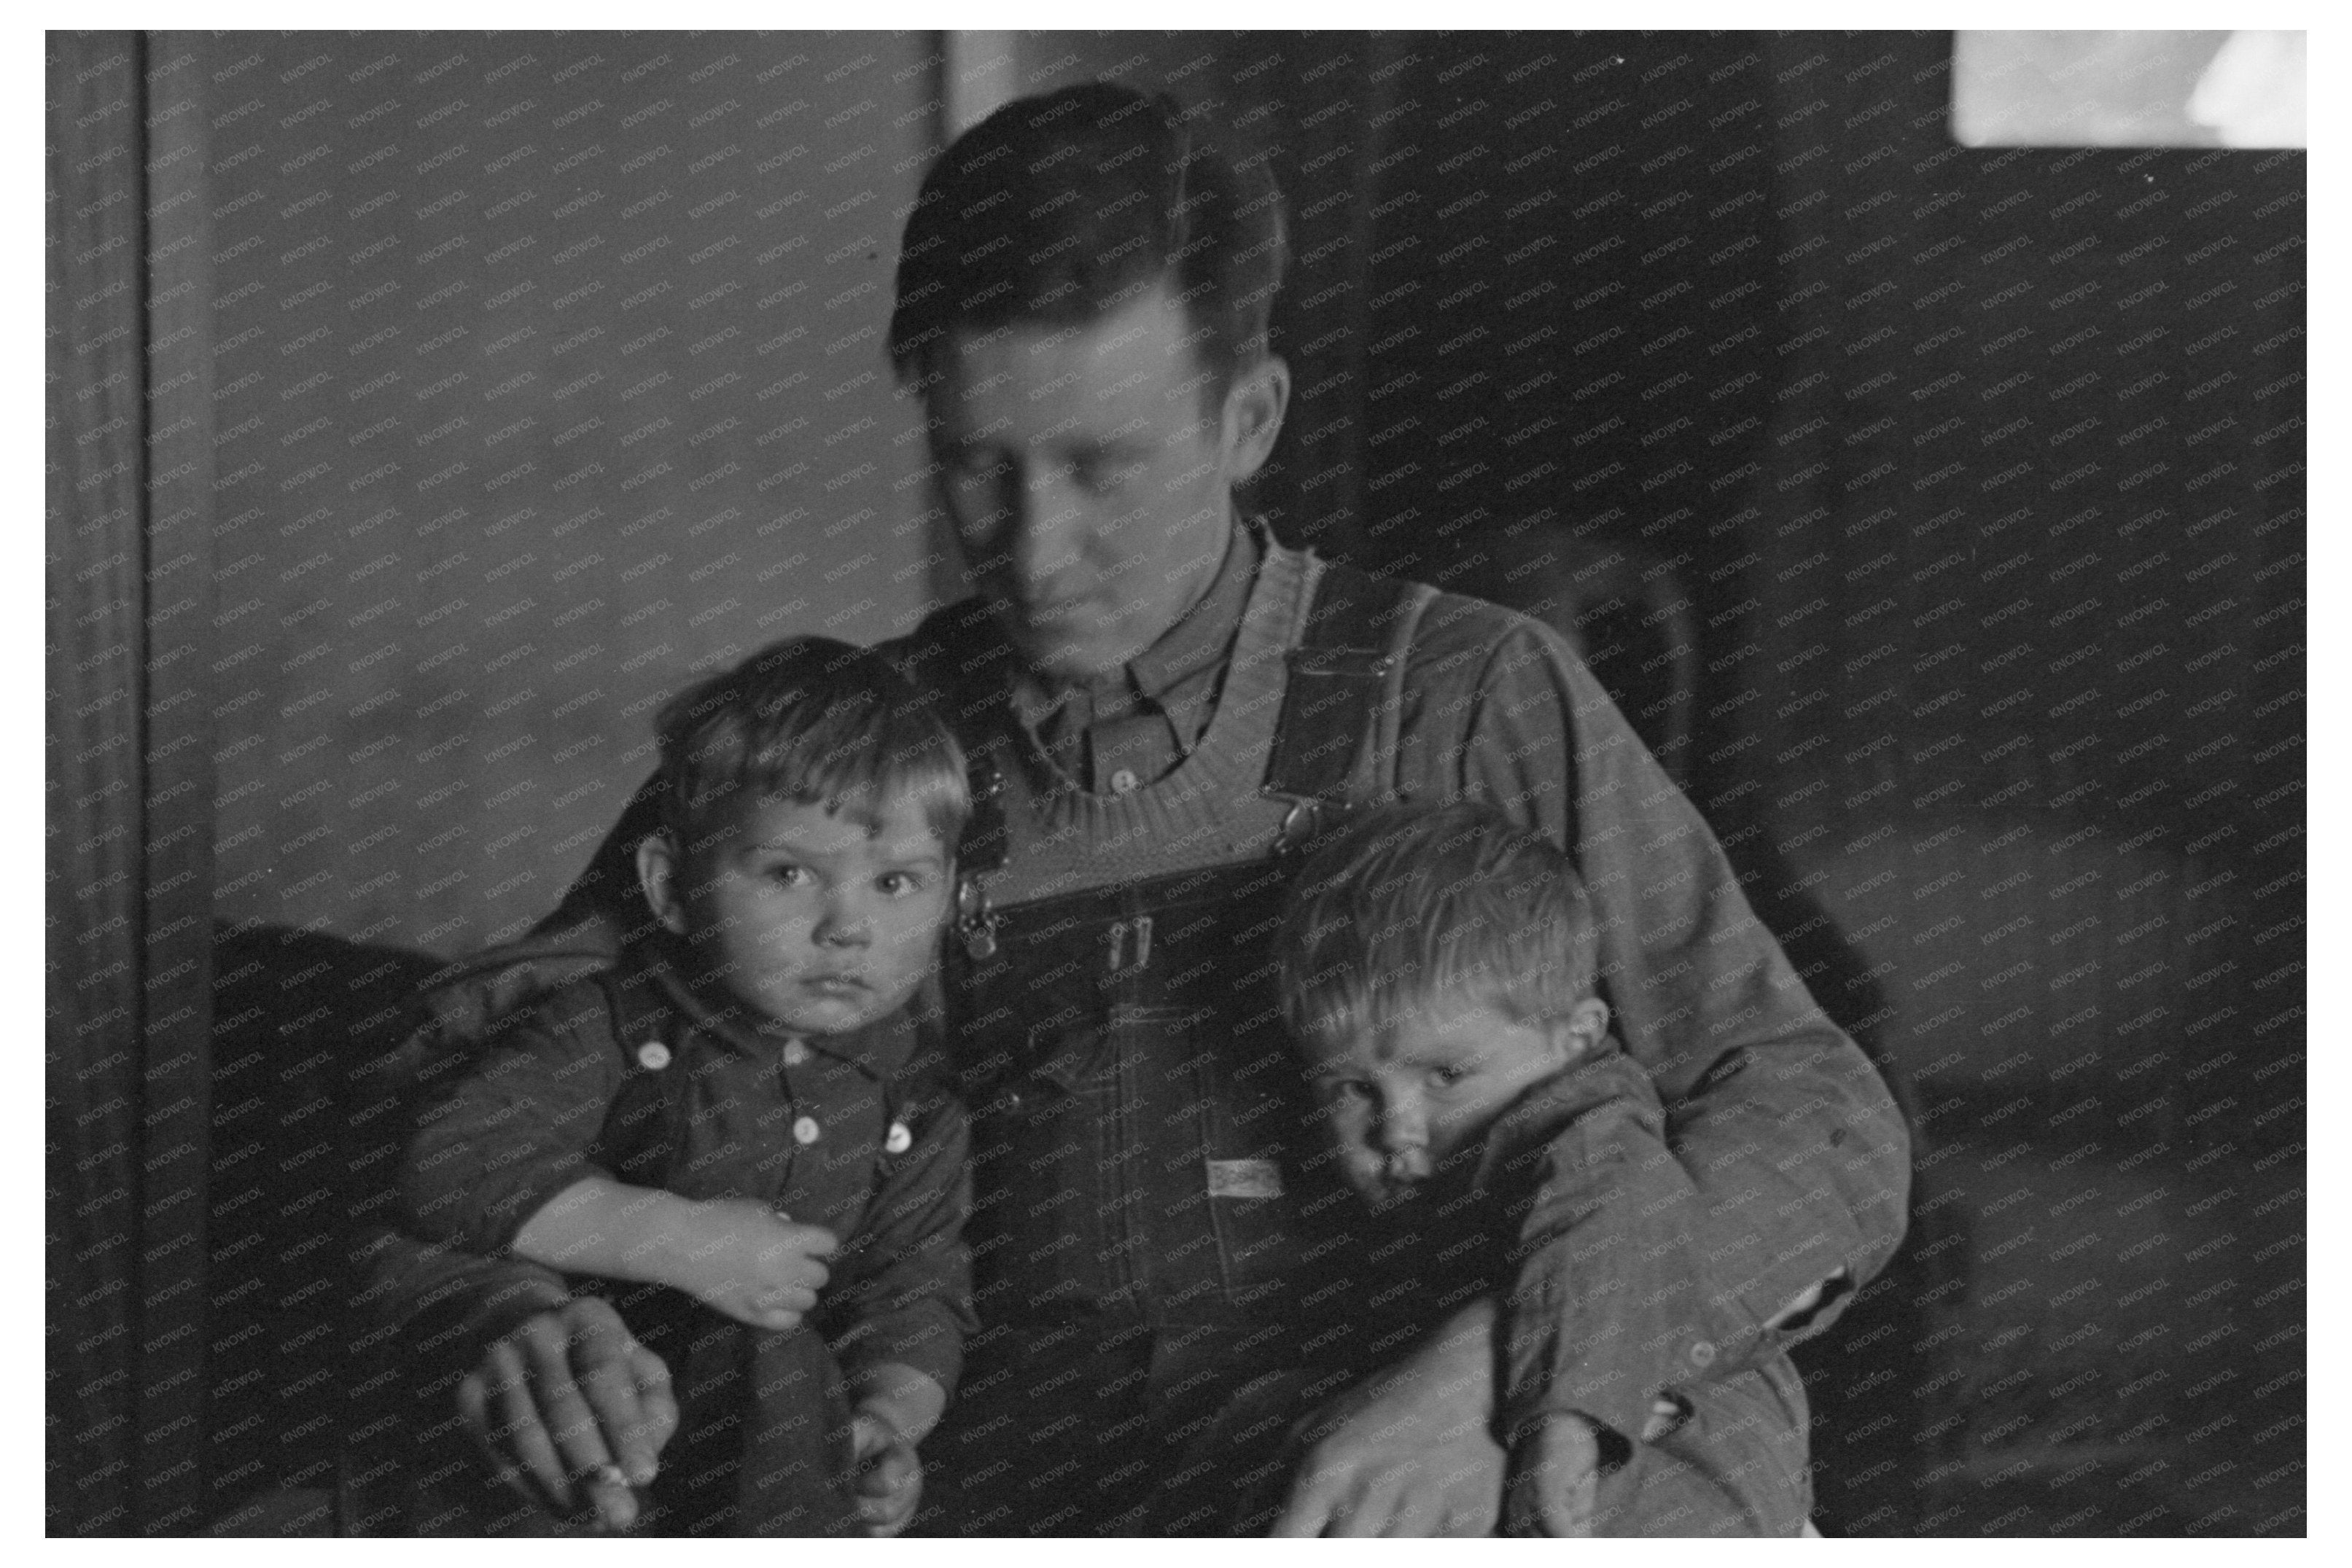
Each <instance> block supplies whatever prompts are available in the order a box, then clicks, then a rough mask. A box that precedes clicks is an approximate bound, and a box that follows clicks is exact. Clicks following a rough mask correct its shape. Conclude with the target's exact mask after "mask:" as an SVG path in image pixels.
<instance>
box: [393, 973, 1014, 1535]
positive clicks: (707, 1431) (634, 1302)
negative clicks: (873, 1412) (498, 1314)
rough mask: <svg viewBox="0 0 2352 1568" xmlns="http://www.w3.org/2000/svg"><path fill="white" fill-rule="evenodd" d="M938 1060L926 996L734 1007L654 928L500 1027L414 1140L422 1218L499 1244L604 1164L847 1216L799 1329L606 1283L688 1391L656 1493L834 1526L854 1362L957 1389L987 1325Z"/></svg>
mask: <svg viewBox="0 0 2352 1568" xmlns="http://www.w3.org/2000/svg"><path fill="white" fill-rule="evenodd" d="M920 1066H921V1063H920V1062H919V1061H917V1060H915V1049H914V1030H913V1027H912V1025H911V1023H910V1022H909V1020H908V1018H907V1015H906V1013H905V1011H904V1009H901V1010H899V1011H898V1012H896V1013H893V1014H892V1015H891V1016H889V1017H888V1018H886V1019H882V1020H880V1021H879V1022H877V1023H875V1024H873V1025H870V1026H868V1027H866V1029H863V1030H856V1031H854V1032H852V1033H850V1034H847V1035H842V1036H836V1037H831V1038H822V1037H816V1038H806V1039H803V1038H798V1037H789V1038H788V1037H786V1036H784V1035H782V1034H781V1033H778V1032H775V1031H773V1030H772V1029H770V1028H767V1027H758V1028H755V1027H752V1026H751V1024H749V1023H747V1022H746V1021H745V1020H744V1019H742V1018H741V1017H740V1015H730V1014H722V1013H719V1012H715V1011H713V1010H712V1009H710V1008H709V1007H708V1006H706V1005H705V1003H704V1002H703V1000H702V998H699V997H698V996H697V995H696V993H695V992H694V991H693V990H692V989H690V988H688V986H687V985H686V984H685V983H684V982H683V981H682V980H681V979H680V978H679V977H678V974H677V969H676V968H675V967H673V965H672V964H671V963H670V962H669V961H668V960H667V956H665V952H664V949H663V946H657V945H656V944H653V943H647V944H644V945H640V946H631V947H630V948H628V949H626V950H625V952H624V955H623V961H622V964H621V966H620V967H619V968H618V969H617V970H616V971H614V973H613V974H612V975H610V976H608V977H602V978H590V979H585V980H579V981H575V982H573V983H572V984H570V985H567V986H565V987H563V988H561V989H559V990H557V991H555V992H554V993H552V994H551V995H550V996H548V997H547V998H544V999H543V1000H542V1001H541V1002H540V1003H539V1004H538V1005H537V1006H535V1007H534V1008H532V1009H530V1011H529V1012H527V1013H525V1014H523V1015H521V1016H520V1018H518V1019H515V1020H514V1021H513V1023H512V1024H511V1025H509V1027H507V1028H504V1029H502V1030H499V1031H498V1036H497V1039H496V1043H495V1044H494V1045H492V1047H491V1048H490V1049H489V1050H488V1051H486V1052H485V1053H484V1054H483V1055H482V1056H481V1057H480V1058H479V1059H478V1061H476V1062H475V1063H474V1064H473V1065H472V1067H471V1070H470V1071H467V1073H466V1074H465V1075H464V1076H463V1077H461V1078H459V1079H458V1080H457V1082H454V1083H452V1084H450V1085H448V1086H447V1088H446V1091H445V1092H444V1093H443V1095H442V1097H441V1098H440V1099H439V1100H438V1102H437V1103H434V1104H432V1105H431V1106H429V1108H428V1109H427V1110H426V1111H425V1114H424V1115H423V1116H422V1117H421V1118H420V1131H419V1132H418V1134H417V1135H416V1137H415V1141H414V1142H413V1143H412V1144H411V1145H410V1147H409V1150H408V1156H407V1159H406V1161H405V1163H404V1164H405V1168H404V1172H403V1202H404V1209H405V1213H406V1219H407V1222H408V1225H409V1226H410V1228H412V1229H413V1230H414V1231H415V1233H416V1234H418V1235H420V1236H423V1237H425V1238H426V1239H431V1240H433V1241H436V1242H439V1243H441V1244H443V1245H444V1246H446V1247H451V1248H454V1249H458V1250H459V1251H460V1252H461V1253H464V1254H469V1255H472V1256H475V1257H478V1258H484V1259H491V1258H498V1257H499V1256H500V1255H502V1254H505V1253H506V1251H507V1249H508V1248H509V1246H510V1245H511V1244H512V1241H513V1239H514V1236H515V1233H516V1232H517V1231H518V1230H519V1229H520V1228H521V1227H522V1226H523V1225H524V1224H525V1223H526V1222H528V1221H529V1219H530V1217H531V1216H532V1215H533V1214H535V1213H537V1212H538V1211H539V1210H540V1209H541V1207H544V1206H545V1205H546V1203H547V1201H548V1200H549V1199H550V1198H552V1197H555V1196H556V1195H557V1194H559V1193H561V1192H562V1191H563V1190H564V1189H565V1188H566V1187H569V1186H572V1185H573V1184H574V1183H576V1182H578V1181H580V1180H581V1179H582V1178H583V1177H584V1176H592V1175H597V1174H603V1175H606V1176H612V1177H614V1178H615V1179H617V1180H620V1181H624V1182H627V1183H630V1184H632V1185H635V1186H647V1187H658V1188H662V1189H664V1190H667V1191H669V1192H673V1193H676V1194H677V1195H679V1196H680V1197H688V1198H693V1199H701V1200H710V1199H719V1198H748V1199H751V1200H753V1201H756V1202H759V1203H761V1204H765V1205H767V1206H769V1207H772V1208H775V1209H778V1210H781V1211H783V1212H785V1213H787V1214H789V1215H790V1217H791V1218H793V1219H794V1220H796V1221H799V1222H802V1223H805V1224H815V1225H822V1226H824V1227H825V1228H828V1229H830V1230H832V1231H833V1232H834V1233H835V1235H836V1236H837V1237H839V1238H840V1239H841V1249H840V1251H839V1252H838V1253H837V1254H836V1255H835V1257H834V1258H833V1259H832V1260H830V1261H829V1264H828V1267H829V1269H830V1270H831V1275H832V1278H831V1281H829V1283H828V1284H827V1285H826V1287H825V1289H824V1291H823V1292H822V1294H821V1297H820V1300H819V1303H818V1306H817V1310H816V1311H815V1312H814V1313H813V1314H811V1316H810V1319H809V1320H808V1322H805V1323H803V1325H802V1326H801V1327H799V1328H796V1329H793V1330H791V1331H788V1332H786V1333H781V1334H779V1333H769V1332H766V1331H762V1330H758V1329H753V1328H751V1327H749V1326H747V1325H744V1324H741V1323H739V1322H735V1321H734V1320H732V1319H730V1318H727V1317H724V1316H722V1315H721V1314H719V1312H715V1311H714V1310H712V1309H710V1308H709V1307H707V1306H704V1305H703V1304H702V1303H700V1302H699V1301H695V1300H693V1299H692V1298H690V1297H688V1296H687V1295H686V1294H685V1293H684V1292H681V1291H674V1290H670V1289H668V1288H667V1287H660V1286H640V1285H635V1284H631V1283H625V1282H619V1281H606V1282H604V1284H603V1285H602V1286H600V1287H598V1288H599V1289H600V1291H601V1293H605V1294H609V1295H610V1296H611V1297H612V1299H613V1301H614V1305H615V1306H616V1307H618V1308H620V1310H621V1312H622V1316H623V1318H624V1320H625V1321H626V1322H628V1323H629V1326H630V1329H631V1331H632V1333H635V1334H636V1335H637V1337H638V1338H639V1339H640V1340H642V1341H644V1342H645V1343H646V1345H647V1347H648V1348H650V1349H652V1350H653V1351H654V1352H655V1354H658V1355H660V1356H662V1358H663V1359H664V1361H665V1362H666V1363H667V1364H668V1365H669V1367H670V1371H671V1375H672V1378H673V1381H674V1383H675V1385H676V1386H677V1393H678V1397H679V1408H680V1421H679V1432H678V1437H677V1440H676V1441H674V1442H673V1445H672V1448H671V1450H670V1451H668V1452H666V1453H665V1454H664V1455H663V1456H662V1479H661V1480H659V1481H657V1482H656V1488H655V1496H654V1500H655V1503H656V1509H657V1510H658V1509H660V1508H661V1507H662V1506H663V1505H664V1504H665V1502H667V1503H668V1504H669V1505H670V1508H671V1513H670V1519H671V1521H672V1522H673V1523H678V1522H684V1521H688V1520H691V1521H696V1522H695V1523H694V1524H693V1525H692V1526H691V1527H692V1528H695V1529H697V1530H705V1529H712V1528H723V1529H725V1530H727V1531H729V1532H731V1533H740V1534H758V1533H771V1532H783V1533H794V1534H803V1533H831V1532H833V1531H835V1530H838V1529H841V1528H844V1527H845V1525H846V1523H847V1522H848V1521H849V1519H850V1517H851V1516H848V1515H845V1513H844V1511H843V1507H844V1504H845V1500H846V1499H845V1492H844V1491H843V1488H844V1484H845V1477H846V1474H847V1469H848V1458H849V1456H848V1450H847V1448H846V1440H847V1439H846V1420H847V1409H846V1406H845V1403H844V1396H843V1393H842V1389H843V1386H844V1379H845V1374H846V1375H854V1374H856V1373H857V1372H859V1371H861V1370H864V1369H867V1368H872V1367H877V1366H880V1365H884V1364H894V1363H895V1364H902V1365H906V1366H909V1367H912V1368H914V1369H915V1370H917V1371H919V1372H921V1373H923V1374H925V1375H928V1376H929V1377H931V1378H932V1379H933V1380H934V1381H936V1382H937V1383H939V1385H940V1386H941V1387H942V1388H946V1389H950V1390H951V1389H952V1388H953V1387H954V1386H955V1382H956V1376H957V1374H958V1372H959V1371H960V1369H961V1355H962V1342H963V1339H964V1337H965V1335H966V1334H967V1333H969V1332H970V1330H971V1306H970V1301H969V1298H970V1291H971V1285H970V1262H969V1259H968V1258H967V1256H966V1253H965V1249H964V1246H963V1242H962V1238H961V1228H962V1225H963V1221H964V1218H965V1216H966V1214H967V1213H968V1212H969V1210H970V1207H971V1197H970V1190H971V1189H970V1182H969V1178H968V1177H967V1176H966V1174H965V1170H964V1161H965V1155H966V1149H967V1143H968V1134H967V1132H966V1127H965V1121H964V1116H963V1112H962V1110H961V1106H960V1105H958V1104H957V1103H956V1102H955V1101H954V1100H953V1099H951V1098H949V1097H947V1096H945V1095H942V1094H938V1093H932V1092H926V1091H925V1088H924V1084H925V1083H926V1082H927V1079H926V1077H925V1075H924V1074H923V1073H922V1072H920V1071H910V1069H917V1068H919V1067H920ZM714 1439H716V1440H714ZM795 1471H797V1472H798V1473H797V1476H796V1478H795V1476H794V1472H795ZM778 1477H785V1478H787V1479H786V1481H785V1484H777V1481H776V1478H778ZM720 1493H730V1494H733V1500H732V1501H729V1500H722V1499H721V1498H720V1497H719V1494H720Z"/></svg>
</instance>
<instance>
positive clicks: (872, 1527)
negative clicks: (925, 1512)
mask: <svg viewBox="0 0 2352 1568" xmlns="http://www.w3.org/2000/svg"><path fill="white" fill-rule="evenodd" d="M849 1438H850V1443H851V1445H852V1447H853V1448H855V1450H856V1456H857V1458H856V1465H857V1521H858V1523H859V1524H860V1525H862V1526H863V1527H864V1528H865V1531H866V1534H868V1535H872V1536H892V1535H896V1534H898V1532H899V1531H902V1530H904V1529H906V1528H907V1521H908V1520H910V1519H912V1518H914V1517H915V1505H916V1504H917V1503H918V1502H919V1501H921V1500H922V1496H923V1462H922V1460H920V1459H919V1458H916V1457H915V1445H914V1444H913V1443H911V1442H909V1441H908V1439H907V1437H906V1434H904V1433H903V1432H901V1431H899V1430H898V1427H894V1426H892V1425H891V1424H890V1423H889V1422H888V1421H887V1420H885V1419H883V1418H882V1417H881V1416H878V1415H877V1414H875V1413H874V1412H873V1411H871V1410H860V1411H859V1412H858V1413H857V1414H856V1416H855V1417H853V1418H852V1419H851V1421H850V1424H849Z"/></svg>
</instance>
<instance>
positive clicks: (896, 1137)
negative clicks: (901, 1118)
mask: <svg viewBox="0 0 2352 1568" xmlns="http://www.w3.org/2000/svg"><path fill="white" fill-rule="evenodd" d="M914 1146H915V1134H912V1133H910V1132H908V1131H907V1124H906V1123H904V1122H893V1123H891V1124H890V1135H889V1136H888V1137H887V1138H885V1139H883V1140H882V1152H883V1153H884V1154H886V1155H903V1154H905V1153H906V1152H907V1151H908V1149H911V1148H913V1147H914Z"/></svg>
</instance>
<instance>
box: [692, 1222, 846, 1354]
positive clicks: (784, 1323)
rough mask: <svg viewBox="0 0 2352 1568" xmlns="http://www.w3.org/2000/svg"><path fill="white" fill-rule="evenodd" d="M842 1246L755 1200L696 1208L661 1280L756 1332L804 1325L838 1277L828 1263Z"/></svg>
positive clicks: (830, 1235)
mask: <svg viewBox="0 0 2352 1568" xmlns="http://www.w3.org/2000/svg"><path fill="white" fill-rule="evenodd" d="M840 1247H841V1243H840V1241H839V1239H836V1238H835V1236H834V1234H833V1232H832V1231H830V1230H827V1229H826V1228H824V1227H823V1226H822V1225H795V1224H793V1222H792V1221H791V1220H789V1219H786V1218H783V1217H782V1216H781V1215H779V1214H777V1213H776V1212H775V1211H774V1210H772V1209H771V1208H769V1207H767V1206H766V1205H764V1204H761V1203H756V1202H754V1201H752V1200H751V1199H750V1198H718V1199H713V1200H710V1201H709V1202H703V1203H697V1204H695V1205H694V1206H693V1218H692V1223H691V1224H689V1225H688V1226H685V1227H681V1228H679V1229H678V1231H677V1232H676V1233H675V1234H674V1236H673V1237H672V1238H670V1239H668V1240H667V1241H666V1242H665V1244H664V1250H665V1252H666V1253H667V1260H666V1262H665V1266H664V1267H663V1268H662V1270H659V1271H658V1272H657V1273H655V1274H654V1277H655V1278H657V1279H658V1280H660V1281H661V1282H662V1283H664V1284H668V1285H675V1286H677V1288H678V1289H680V1290H682V1291H687V1292H688V1293H689V1294H691V1295H693V1296H694V1297H696V1298H697V1299H698V1300H699V1301H702V1302H703V1303H704V1304H705V1305H706V1306H709V1307H712V1308H715V1309H716V1310H718V1311H719V1312H724V1313H726V1314H727V1315H728V1316H729V1317H730V1318H733V1319H734V1320H735V1321H736V1322H740V1323H749V1324H751V1326H752V1327H753V1328H755V1329H770V1330H773V1331H774V1332H776V1333H782V1332H783V1331H784V1330H786V1329H793V1328H798V1327H799V1326H800V1322H801V1319H802V1317H803V1315H804V1314H806V1313H808V1312H814V1310H815V1309H816V1298H817V1292H818V1291H822V1290H824V1286H825V1281H827V1280H829V1279H830V1278H832V1276H831V1274H830V1273H828V1272H827V1270H826V1269H825V1266H824V1260H825V1259H827V1258H830V1257H832V1256H833V1255H834V1253H835V1252H836V1251H838V1250H839V1249H840Z"/></svg>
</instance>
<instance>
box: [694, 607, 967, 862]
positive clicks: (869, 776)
mask: <svg viewBox="0 0 2352 1568" xmlns="http://www.w3.org/2000/svg"><path fill="white" fill-rule="evenodd" d="M656 729H657V731H658V733H659V735H660V737H661V766H662V817H663V824H664V826H666V827H667V828H668V829H669V831H670V832H671V833H672V834H673V835H675V836H676V837H677V840H678V841H679V843H680V845H681V847H683V848H685V849H687V850H688V851H689V852H691V851H692V850H693V849H694V848H695V847H696V841H697V840H698V838H701V837H705V836H707V835H708V834H709V832H710V831H712V830H713V829H714V828H716V827H717V826H718V825H719V822H720V821H721V819H722V817H723V816H724V814H726V813H728V812H730V811H731V810H733V809H734V808H736V807H738V806H740V805H741V804H742V803H744V802H746V801H750V802H754V803H756V802H758V801H761V800H790V801H793V802H795V803H797V804H801V805H824V806H826V807H828V808H835V807H838V806H840V805H842V804H843V803H844V802H845V801H848V800H853V799H856V798H859V797H866V798H869V799H875V800H879V799H889V800H912V801H913V802H914V803H915V805H916V806H917V808H918V809H919V810H920V811H921V812H922V813H923V819H924V821H925V823H926V824H927V825H928V826H929V828H930V830H931V831H932V832H933V833H934V834H935V835H936V836H937V837H938V838H939V840H940V842H941V843H943V844H945V845H947V846H948V847H949V848H950V850H952V849H953V848H954V847H955V842H956V839H957V837H958V835H960V834H961V832H962V831H963V824H964V819H965V818H966V817H968V816H969V815H970V814H971V795H970V786H969V785H968V783H967V782H966V779H965V776H964V759H963V752H962V749H961V747H958V746H957V745H956V741H955V737H953V736H952V735H950V733H949V732H948V729H947V727H946V726H945V725H943V724H942V723H940V719H939V717H938V716H937V715H936V714H934V713H933V712H932V710H931V706H930V705H929V703H928V702H927V701H926V700H925V699H924V697H923V695H922V693H921V692H919V691H918V690H917V689H916V688H915V687H914V686H913V685H910V684H909V683H908V681H907V679H906V677H904V676H903V675H901V674H898V671H897V670H895V669H893V668H891V666H890V664H889V663H888V661H887V660H885V659H884V658H883V657H882V656H881V655H880V654H878V653H874V652H872V651H871V650H869V649H866V648H858V647H854V646H852V645H851V644H849V643H838V642H835V641H834V640H833V639H832V638H830V637H793V638H790V639H787V640H786V641H784V642H782V643H774V644H772V645H771V646H769V647H766V648H763V649H761V651H760V652H758V653H754V654H752V655H751V657H750V658H748V659H746V660H744V661H743V662H742V663H741V664H738V665H736V666H735V667H734V668H733V669H731V670H727V671H725V672H723V673H721V674H716V675H713V676H711V677H709V679H707V680H704V681H702V682H700V683H698V684H697V685H693V686H690V687H688V689H687V690H685V691H683V692H680V693H679V694H678V695H676V696H674V697H672V698H670V699H669V701H668V702H667V703H666V704H664V705H663V706H662V710H661V714H660V716H659V718H658V719H657V720H656ZM861 803H862V802H861Z"/></svg>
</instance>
